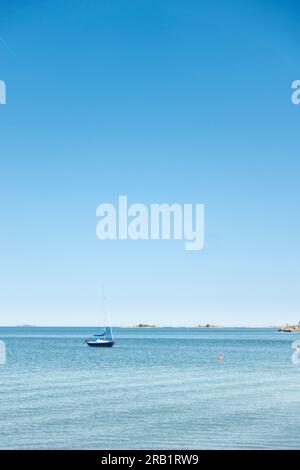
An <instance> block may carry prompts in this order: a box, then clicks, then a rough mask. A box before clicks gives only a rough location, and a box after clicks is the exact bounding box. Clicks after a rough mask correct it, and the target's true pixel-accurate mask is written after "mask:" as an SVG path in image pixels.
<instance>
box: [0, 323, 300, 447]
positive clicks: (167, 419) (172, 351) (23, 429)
mask: <svg viewBox="0 0 300 470" xmlns="http://www.w3.org/2000/svg"><path fill="white" fill-rule="evenodd" d="M93 332H94V329H93V328H0V339H2V340H4V341H5V342H6V345H7V364H6V365H0V383H1V387H0V448H1V449H297V448H300V414H299V409H300V365H299V366H296V365H293V364H292V362H291V353H292V350H291V343H292V341H293V340H294V339H300V335H299V336H297V334H285V333H278V332H277V331H276V330H273V329H222V330H221V329H220V330H205V329H204V330H195V329H183V328H181V329H180V328H166V329H153V330H150V329H149V330H148V329H147V330H146V329H121V328H119V329H118V328H117V329H115V335H116V339H117V347H116V348H113V349H97V348H96V349H94V348H88V347H87V346H85V345H84V339H85V338H86V337H88V336H89V335H90V334H91V333H93ZM218 354H223V355H224V356H225V360H224V361H223V362H219V361H217V360H216V356H217V355H218Z"/></svg>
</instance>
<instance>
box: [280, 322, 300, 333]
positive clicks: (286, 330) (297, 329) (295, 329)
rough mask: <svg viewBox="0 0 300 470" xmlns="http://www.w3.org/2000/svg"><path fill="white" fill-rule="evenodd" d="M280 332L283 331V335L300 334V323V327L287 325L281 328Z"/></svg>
mask: <svg viewBox="0 0 300 470" xmlns="http://www.w3.org/2000/svg"><path fill="white" fill-rule="evenodd" d="M278 331H283V333H300V322H299V323H298V325H286V326H284V327H283V328H279V330H278Z"/></svg>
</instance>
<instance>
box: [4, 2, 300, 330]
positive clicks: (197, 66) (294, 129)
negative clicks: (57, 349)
mask: <svg viewBox="0 0 300 470" xmlns="http://www.w3.org/2000/svg"><path fill="white" fill-rule="evenodd" d="M299 16H300V9H299V6H297V2H294V1H287V2H283V1H282V2H276V1H274V0H273V1H272V2H271V1H265V2H261V1H260V2H258V1H257V2H256V1H251V2H250V1H248V2H237V1H226V2H225V1H220V0H217V1H214V2H210V1H203V2H198V1H191V0H188V1H185V2H183V1H178V0H172V1H153V0H151V1H142V2H141V1H135V0H132V1H130V2H127V1H115V0H110V1H96V0H93V1H92V0H89V1H83V0H81V1H79V0H72V1H64V2H61V1H58V0H51V1H50V0H48V1H43V2H35V1H28V0H22V1H16V0H12V1H6V2H2V3H1V15H0V37H1V40H0V79H1V80H5V82H6V84H7V104H6V105H5V106H1V107H0V142H1V143H0V178H1V185H0V195H1V198H0V205H1V207H0V209H1V231H0V246H1V249H0V255H1V260H0V265H1V269H0V285H1V289H0V312H1V313H0V315H1V318H0V323H1V324H2V325H14V324H23V323H30V324H37V325H96V324H97V323H98V322H99V320H100V319H101V303H100V300H99V299H100V295H101V292H100V291H101V285H102V284H104V285H105V289H106V292H107V297H108V299H109V305H110V311H111V314H112V321H113V323H114V324H117V325H131V324H135V323H137V322H149V323H157V324H161V325H170V324H171V325H182V324H185V325H194V324H199V323H217V324H224V325H256V324H257V325H273V324H281V323H287V322H296V321H299V320H300V298H299V278H300V250H299V239H300V236H299V235H300V222H299V202H300V198H299V196H300V190H299V170H300V162H299V144H298V136H299V126H300V106H299V107H297V106H293V105H292V104H291V99H290V96H291V83H292V81H293V80H296V79H300V63H299V40H300V33H299V28H298V24H299ZM120 194H126V195H127V196H128V198H129V202H141V203H145V204H151V203H155V202H167V203H172V202H180V203H196V202H201V203H204V204H205V210H206V215H205V224H206V228H205V248H204V250H203V251H200V252H194V253H193V252H191V253H189V252H185V251H184V248H183V243H182V242H178V241H177V242H172V241H169V242H166V241H152V242H150V241H149V242H145V241H140V242H136V241H135V242H132V241H126V242H124V241H107V242H103V241H100V240H98V239H97V238H96V233H95V230H96V224H97V218H96V215H95V213H96V208H97V206H98V205H99V204H100V203H101V202H111V203H116V202H117V198H118V196H119V195H120Z"/></svg>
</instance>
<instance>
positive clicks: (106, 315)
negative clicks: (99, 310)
mask: <svg viewBox="0 0 300 470" xmlns="http://www.w3.org/2000/svg"><path fill="white" fill-rule="evenodd" d="M103 306H104V316H105V319H107V322H108V329H109V333H110V338H111V339H113V332H112V327H111V321H110V316H109V313H108V310H107V308H106V298H105V294H104V287H103Z"/></svg>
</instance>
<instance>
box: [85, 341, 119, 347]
mask: <svg viewBox="0 0 300 470" xmlns="http://www.w3.org/2000/svg"><path fill="white" fill-rule="evenodd" d="M114 344H115V341H88V342H87V345H88V346H90V347H91V348H112V347H113V345H114Z"/></svg>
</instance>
